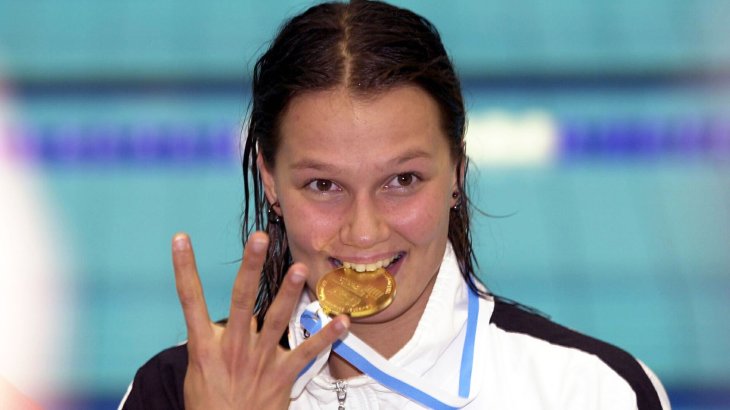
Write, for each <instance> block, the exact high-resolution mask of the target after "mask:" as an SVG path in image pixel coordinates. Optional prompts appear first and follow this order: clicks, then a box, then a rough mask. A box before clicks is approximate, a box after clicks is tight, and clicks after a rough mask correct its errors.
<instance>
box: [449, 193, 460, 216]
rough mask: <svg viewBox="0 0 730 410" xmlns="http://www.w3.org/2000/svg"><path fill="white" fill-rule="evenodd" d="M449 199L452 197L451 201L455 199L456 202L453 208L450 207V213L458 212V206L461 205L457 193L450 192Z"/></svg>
mask: <svg viewBox="0 0 730 410" xmlns="http://www.w3.org/2000/svg"><path fill="white" fill-rule="evenodd" d="M451 197H452V198H453V199H457V201H456V203H455V204H454V206H452V207H451V210H452V211H458V210H459V205H461V199H460V198H459V191H454V192H452V193H451Z"/></svg>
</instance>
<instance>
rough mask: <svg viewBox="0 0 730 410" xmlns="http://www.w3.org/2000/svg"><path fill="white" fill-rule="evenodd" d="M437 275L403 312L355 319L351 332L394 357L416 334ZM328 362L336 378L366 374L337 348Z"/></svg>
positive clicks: (384, 355) (380, 351)
mask: <svg viewBox="0 0 730 410" xmlns="http://www.w3.org/2000/svg"><path fill="white" fill-rule="evenodd" d="M436 276H437V275H434V276H433V278H432V279H431V281H430V282H429V283H428V286H426V288H425V289H424V290H423V293H422V294H421V295H420V296H419V297H418V299H416V301H415V302H414V303H413V305H411V306H410V307H408V308H406V310H405V311H404V312H403V313H402V314H400V315H398V316H396V317H394V318H392V319H389V320H386V321H382V322H357V321H356V320H354V321H353V322H352V323H351V324H350V332H351V333H353V334H354V335H355V336H357V337H358V338H360V340H362V341H363V342H365V343H367V345H368V346H370V347H371V348H372V349H373V350H375V351H376V352H378V354H380V355H381V356H383V357H385V358H386V359H389V358H391V357H392V356H393V355H395V354H396V353H398V351H400V349H401V348H403V346H405V345H406V343H408V341H409V340H411V338H412V337H413V333H414V332H415V331H416V327H418V322H419V321H420V320H421V316H423V311H424V310H425V309H426V304H427V303H428V299H429V297H430V296H431V292H432V291H433V285H434V283H436ZM328 365H329V370H330V374H331V375H332V377H334V378H335V379H347V378H350V377H354V376H357V375H360V374H362V373H361V372H360V371H359V370H357V369H356V368H355V367H353V366H352V365H351V364H350V363H349V362H347V361H346V360H344V359H343V358H341V357H340V356H339V355H337V354H336V353H334V352H333V353H332V354H331V355H330V358H329V360H328Z"/></svg>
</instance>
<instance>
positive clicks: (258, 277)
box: [120, 1, 668, 409]
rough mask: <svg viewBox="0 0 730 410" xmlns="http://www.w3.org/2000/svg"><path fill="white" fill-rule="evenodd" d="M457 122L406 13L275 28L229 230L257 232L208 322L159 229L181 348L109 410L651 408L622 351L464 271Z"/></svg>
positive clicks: (314, 18) (458, 102) (374, 6)
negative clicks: (184, 333)
mask: <svg viewBox="0 0 730 410" xmlns="http://www.w3.org/2000/svg"><path fill="white" fill-rule="evenodd" d="M464 129H465V111H464V103H463V99H462V96H461V89H460V85H459V81H458V78H457V77H456V75H455V73H454V69H453V67H452V64H451V62H450V60H449V58H448V56H447V54H446V52H445V50H444V47H443V45H442V44H441V40H440V38H439V35H438V33H437V31H436V29H435V28H434V27H433V26H432V25H431V24H430V23H429V22H428V21H426V20H425V19H423V18H422V17H420V16H417V15H415V14H413V13H412V12H410V11H407V10H403V9H399V8H396V7H393V6H390V5H387V4H383V3H379V2H371V1H352V2H350V3H327V4H321V5H318V6H315V7H312V8H310V9H309V10H307V11H305V12H304V13H302V14H300V15H298V16H296V17H294V18H293V19H291V20H290V21H288V22H287V24H286V25H285V26H284V27H283V28H282V29H281V31H280V33H279V34H278V36H277V37H276V39H275V40H274V42H273V43H272V45H271V47H270V48H269V49H268V51H267V52H266V53H265V54H264V55H263V56H262V57H261V58H260V59H259V61H258V63H257V64H256V67H255V70H254V75H253V103H252V108H251V113H250V122H249V126H248V135H247V140H246V145H245V152H244V160H243V167H244V182H245V190H246V195H247V201H246V208H245V212H244V229H243V232H244V235H248V232H250V231H252V230H254V229H265V230H266V233H264V232H254V233H253V234H251V236H250V237H248V240H247V241H245V251H244V255H243V261H242V264H241V267H240V269H239V272H238V275H237V277H236V280H235V283H234V285H233V294H232V300H231V308H230V315H229V318H228V321H227V323H226V324H225V325H219V324H215V323H212V322H211V320H210V318H209V316H208V313H207V309H206V305H205V301H204V300H203V292H202V289H201V285H200V281H199V279H198V273H197V272H196V268H195V262H194V258H193V251H192V247H191V244H190V240H189V238H188V237H187V236H186V235H184V234H178V235H176V236H175V238H174V240H173V262H174V267H175V278H176V283H177V289H178V294H179V297H180V303H181V305H182V308H183V313H184V315H185V320H186V323H187V327H188V341H187V343H186V344H185V345H182V346H178V347H175V348H172V349H168V350H166V351H164V352H162V353H160V354H159V355H157V356H155V357H154V358H152V359H151V360H150V361H149V362H148V363H147V364H145V365H144V366H143V367H142V368H141V369H140V370H139V371H138V373H137V375H136V376H135V378H134V381H133V383H132V385H131V386H130V390H129V391H128V393H127V396H126V397H125V400H124V401H123V402H122V405H121V406H120V407H121V408H123V409H158V408H159V409H168V408H169V409H182V408H187V409H229V408H230V409H233V408H236V409H241V408H251V409H258V408H267V409H268V408H279V409H282V408H296V409H317V408H340V409H343V408H353V409H355V408H357V409H361V408H363V409H364V408H372V409H377V408H399V409H414V408H424V407H425V408H444V409H450V408H468V409H516V408H554V409H594V408H595V409H599V408H600V409H635V408H640V409H659V408H668V402H667V400H666V395H665V393H664V391H663V389H662V387H661V385H660V384H659V382H658V380H657V379H656V378H655V377H654V376H653V375H652V373H651V372H650V371H649V370H648V369H647V368H646V367H644V366H643V365H642V364H641V363H640V362H638V361H637V360H636V359H634V358H633V357H632V356H630V355H629V354H627V353H625V352H623V351H621V350H620V349H618V348H615V347H613V346H610V345H608V344H605V343H603V342H600V341H597V340H595V339H591V338H589V337H586V336H583V335H580V334H577V333H575V332H572V331H570V330H568V329H566V328H563V327H561V326H559V325H557V324H554V323H552V322H550V321H548V320H547V319H544V318H543V317H540V316H537V315H534V314H532V313H529V312H527V311H525V310H522V309H520V308H519V307H518V306H515V305H513V304H510V303H506V302H504V301H502V300H500V299H499V298H496V297H494V296H492V295H491V294H490V293H489V292H488V291H487V289H486V287H485V286H484V285H483V284H482V283H480V281H479V279H478V278H477V276H476V273H475V270H474V255H473V251H472V247H471V242H470V233H469V208H468V207H469V201H468V198H467V190H466V187H465V181H466V172H467V158H466V154H465V150H464ZM343 268H345V269H343ZM333 270H334V271H335V272H339V273H329V272H331V271H333ZM342 272H347V273H342ZM338 275H339V276H338ZM343 275H344V276H343ZM348 275H349V276H348ZM363 278H372V279H373V280H374V281H380V282H379V283H380V285H377V286H376V285H371V284H370V282H368V283H365V281H366V280H365V279H363ZM373 283H374V282H373ZM371 297H372V298H371ZM369 298H370V299H369ZM333 300H334V302H333ZM343 306H344V309H343ZM348 309H349V310H348ZM343 310H344V311H345V312H346V313H350V315H349V316H348V315H343V314H340V315H336V313H337V312H338V311H343ZM282 335H283V336H282Z"/></svg>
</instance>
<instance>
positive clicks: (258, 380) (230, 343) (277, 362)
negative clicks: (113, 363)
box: [172, 232, 349, 410]
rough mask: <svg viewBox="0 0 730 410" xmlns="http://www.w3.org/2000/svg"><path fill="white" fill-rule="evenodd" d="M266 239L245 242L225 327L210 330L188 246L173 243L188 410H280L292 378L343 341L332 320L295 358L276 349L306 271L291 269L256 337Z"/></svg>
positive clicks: (178, 239) (343, 324)
mask: <svg viewBox="0 0 730 410" xmlns="http://www.w3.org/2000/svg"><path fill="white" fill-rule="evenodd" d="M268 242H269V239H268V236H267V235H266V234H265V233H263V232H256V233H254V234H252V235H251V237H250V238H249V240H248V244H247V246H246V249H245V250H244V253H243V261H242V262H241V267H240V268H239V270H238V274H237V276H236V280H235V282H234V285H233V294H232V297H231V309H230V314H229V317H228V324H227V325H226V326H225V327H223V326H219V325H216V324H214V323H213V322H211V320H210V317H209V316H208V308H207V306H206V304H205V299H204V297H203V288H202V286H201V283H200V278H199V277H198V272H197V268H196V267H195V257H194V255H193V249H192V246H191V244H190V238H189V237H188V236H187V235H185V234H177V235H175V237H174V238H173V246H172V249H173V250H172V259H173V264H174V266H175V283H176V287H177V293H178V296H179V298H180V304H181V305H182V309H183V313H184V314H185V322H186V325H187V329H188V368H187V373H186V374H185V386H184V396H185V407H186V408H187V409H192V410H195V409H203V410H213V409H216V410H218V409H234V408H235V409H242V408H247V409H285V408H287V407H288V406H289V394H290V392H291V388H292V385H293V384H294V381H295V380H296V378H297V375H298V374H299V372H300V371H301V370H302V369H303V368H304V366H306V364H307V363H309V361H310V360H312V359H313V358H315V357H316V356H317V354H318V353H319V352H321V351H322V350H324V349H325V348H326V347H327V346H329V345H331V344H332V343H333V342H334V341H335V340H336V339H337V338H338V337H339V336H340V335H342V334H343V333H345V331H346V329H347V327H348V326H349V320H348V318H347V317H345V316H341V317H337V318H335V319H334V320H333V321H332V322H331V323H330V324H329V325H328V326H326V327H325V328H323V329H322V331H320V332H317V334H315V335H313V336H312V337H310V338H309V339H307V340H306V341H305V342H304V343H302V344H301V345H300V346H299V347H297V348H296V349H294V350H286V349H284V348H282V347H281V346H280V345H279V339H280V338H281V335H282V334H284V331H285V330H286V328H287V326H288V324H289V318H290V317H291V313H292V311H293V309H294V307H295V306H296V304H297V302H298V301H299V297H300V294H301V292H302V288H303V286H304V283H305V280H306V277H307V273H308V272H307V268H306V267H305V266H304V265H302V264H294V265H293V266H292V267H291V269H289V271H288V272H287V274H286V276H285V277H284V281H283V283H282V284H281V288H280V289H279V293H278V295H277V296H276V299H275V300H274V302H273V304H272V305H271V308H270V309H269V311H268V312H267V314H266V317H265V319H264V325H263V327H262V329H261V331H260V332H259V331H257V330H256V318H255V317H254V315H253V309H254V303H255V300H256V293H257V289H258V283H259V277H260V272H261V268H262V266H263V263H264V259H265V257H266V249H267V247H268Z"/></svg>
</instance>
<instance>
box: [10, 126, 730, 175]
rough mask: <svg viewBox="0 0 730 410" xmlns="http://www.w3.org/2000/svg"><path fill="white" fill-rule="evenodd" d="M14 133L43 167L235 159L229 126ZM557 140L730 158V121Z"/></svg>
mask: <svg viewBox="0 0 730 410" xmlns="http://www.w3.org/2000/svg"><path fill="white" fill-rule="evenodd" d="M15 135H16V138H15V139H14V142H13V145H14V146H15V150H16V151H18V152H20V154H21V155H24V156H26V157H28V158H29V159H31V160H36V161H38V162H41V163H43V164H50V165H59V164H60V165H69V166H74V165H81V164H101V165H105V164H110V165H113V164H131V165H147V164H152V165H155V164H159V165H165V164H172V163H220V162H226V163H230V162H231V161H238V158H239V156H240V154H239V150H240V147H239V144H240V137H239V135H240V126H237V125H235V124H201V125H192V126H187V125H179V124H175V125H166V124H162V125H155V126H130V125H123V124H122V125H114V124H109V125H97V126H87V127H72V126H59V127H37V128H36V127H32V126H27V127H26V128H24V129H23V130H22V131H21V132H16V133H15ZM558 139H559V150H558V158H557V160H559V161H571V160H577V159H583V158H608V159H610V158H627V159H632V158H641V159H646V158H659V157H664V156H675V157H679V158H687V157H695V156H698V155H710V156H713V157H718V156H720V157H730V120H728V119H725V118H709V119H692V118H690V119H668V120H662V121H659V120H614V121H608V120H603V121H585V120H581V121H575V120H574V121H564V122H563V123H561V124H560V131H559V136H558Z"/></svg>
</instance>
